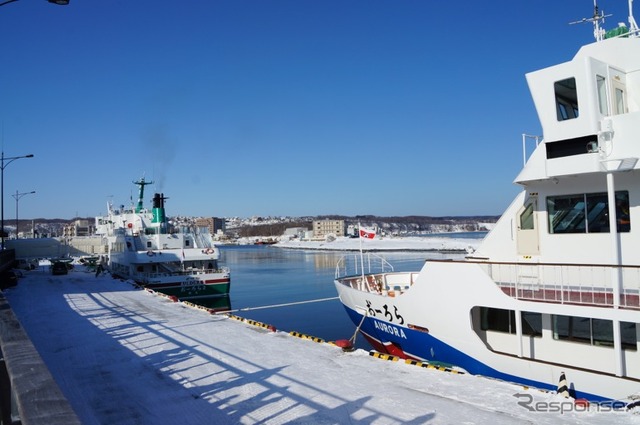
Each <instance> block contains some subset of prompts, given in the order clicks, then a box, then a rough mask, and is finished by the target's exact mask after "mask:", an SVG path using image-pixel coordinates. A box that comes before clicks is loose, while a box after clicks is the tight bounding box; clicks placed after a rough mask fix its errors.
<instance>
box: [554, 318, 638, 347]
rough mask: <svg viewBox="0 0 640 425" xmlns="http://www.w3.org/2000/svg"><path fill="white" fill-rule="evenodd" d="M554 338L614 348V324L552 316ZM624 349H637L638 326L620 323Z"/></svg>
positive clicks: (588, 319)
mask: <svg viewBox="0 0 640 425" xmlns="http://www.w3.org/2000/svg"><path fill="white" fill-rule="evenodd" d="M552 318H553V319H552V322H553V338H554V339H557V340H566V341H572V342H579V343H584V344H589V345H597V346H605V347H613V322H612V321H611V320H603V319H592V318H589V317H574V316H559V315H554V316H552ZM620 334H621V338H622V348H624V349H626V350H636V349H637V342H636V341H637V338H636V324H635V323H630V322H620Z"/></svg>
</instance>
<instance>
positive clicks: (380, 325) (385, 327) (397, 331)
mask: <svg viewBox="0 0 640 425" xmlns="http://www.w3.org/2000/svg"><path fill="white" fill-rule="evenodd" d="M373 323H374V326H375V327H376V329H379V330H381V331H383V332H386V333H388V334H391V335H393V336H397V337H398V338H404V339H407V335H405V333H404V331H403V330H402V328H397V327H395V326H392V325H389V324H387V323H384V322H379V321H377V320H374V321H373Z"/></svg>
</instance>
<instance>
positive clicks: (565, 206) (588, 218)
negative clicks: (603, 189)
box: [547, 190, 631, 233]
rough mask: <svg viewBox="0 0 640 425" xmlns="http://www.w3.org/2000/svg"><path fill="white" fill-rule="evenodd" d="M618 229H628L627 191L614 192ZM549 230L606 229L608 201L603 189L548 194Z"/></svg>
mask: <svg viewBox="0 0 640 425" xmlns="http://www.w3.org/2000/svg"><path fill="white" fill-rule="evenodd" d="M615 199H616V218H617V222H618V226H617V230H618V232H629V231H630V230H631V221H630V217H629V192H628V191H626V190H625V191H619V192H616V196H615ZM547 216H548V217H549V232H550V233H608V232H609V201H608V197H607V194H606V193H589V194H579V195H563V196H549V197H548V198H547Z"/></svg>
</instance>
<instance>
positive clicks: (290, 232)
mask: <svg viewBox="0 0 640 425" xmlns="http://www.w3.org/2000/svg"><path fill="white" fill-rule="evenodd" d="M308 231H309V229H307V228H306V227H288V228H286V229H285V230H284V233H283V234H282V236H285V237H287V236H288V237H289V238H292V237H294V238H298V239H304V238H305V236H306V234H307V232H308Z"/></svg>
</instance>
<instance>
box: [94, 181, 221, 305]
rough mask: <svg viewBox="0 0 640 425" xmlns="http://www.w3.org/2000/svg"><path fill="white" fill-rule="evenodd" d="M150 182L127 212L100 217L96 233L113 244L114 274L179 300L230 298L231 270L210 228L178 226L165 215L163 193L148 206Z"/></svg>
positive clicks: (111, 266) (110, 247)
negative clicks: (146, 191) (220, 263)
mask: <svg viewBox="0 0 640 425" xmlns="http://www.w3.org/2000/svg"><path fill="white" fill-rule="evenodd" d="M151 183H152V182H145V180H144V178H142V179H141V180H139V181H136V182H134V184H136V185H138V186H139V196H138V203H137V205H136V206H133V205H132V206H131V207H128V208H126V207H125V206H124V205H123V206H121V207H120V208H117V209H116V208H113V206H112V205H111V204H109V205H108V213H107V215H106V216H100V217H96V235H102V237H103V243H104V244H105V245H107V247H108V248H107V251H108V265H107V266H108V268H109V270H110V272H111V274H112V275H114V276H118V277H122V278H125V279H132V280H134V281H135V282H137V283H139V284H140V285H142V286H144V287H147V288H150V289H153V290H156V291H159V292H162V293H165V294H167V295H169V296H175V297H177V298H179V299H184V300H188V299H195V298H209V297H214V296H228V294H229V287H230V282H231V278H230V272H229V270H228V269H227V268H226V267H219V266H218V258H219V256H220V252H219V250H218V248H217V247H216V246H215V244H214V243H213V240H212V238H211V234H210V233H209V231H208V229H206V228H196V227H182V228H174V227H173V226H170V225H169V223H168V222H167V218H166V216H165V208H164V202H165V199H166V198H165V197H164V195H163V194H159V193H156V194H155V195H154V197H153V208H152V209H151V210H148V209H146V208H144V206H143V202H144V187H145V186H146V185H149V184H151Z"/></svg>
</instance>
